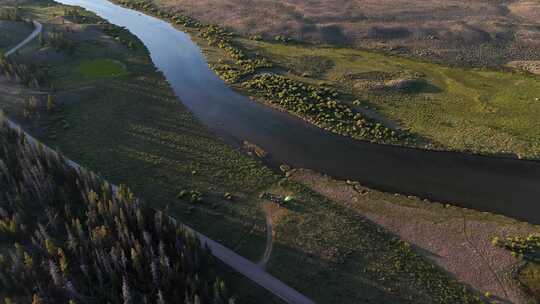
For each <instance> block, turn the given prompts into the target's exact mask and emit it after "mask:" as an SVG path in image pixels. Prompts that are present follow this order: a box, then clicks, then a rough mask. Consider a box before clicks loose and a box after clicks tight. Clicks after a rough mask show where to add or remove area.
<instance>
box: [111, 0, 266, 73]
mask: <svg viewBox="0 0 540 304" xmlns="http://www.w3.org/2000/svg"><path fill="white" fill-rule="evenodd" d="M116 2H118V3H119V4H121V5H124V6H126V7H129V8H133V9H137V10H141V11H145V12H148V13H150V14H153V15H156V16H159V17H162V18H165V19H168V20H169V21H171V22H173V23H175V24H180V25H183V26H186V27H190V28H196V29H198V31H199V36H200V37H202V38H204V39H206V40H207V41H208V44H210V45H211V46H216V47H219V48H220V49H223V50H225V52H226V53H227V55H228V57H229V58H230V60H225V59H222V60H220V61H219V62H218V63H217V64H213V65H211V66H210V68H212V69H213V70H214V71H215V72H216V73H217V74H218V75H219V76H220V77H221V78H222V79H223V80H225V81H226V82H228V83H238V82H240V80H242V79H243V78H245V77H246V76H249V75H252V74H253V73H255V72H256V71H257V69H261V68H271V67H272V64H271V63H269V62H268V61H267V60H266V59H264V58H250V57H249V56H247V55H246V54H245V53H244V52H243V51H242V50H241V49H240V48H239V47H238V46H236V45H234V43H233V42H232V37H233V34H232V33H231V32H230V31H227V30H225V29H224V28H222V27H220V26H217V25H206V24H203V23H201V22H199V21H197V20H196V19H194V18H191V17H189V16H186V15H182V14H169V13H167V12H163V11H161V10H160V9H159V8H157V7H156V6H155V5H154V4H153V3H151V2H149V1H147V0H140V1H126V0H118V1H116Z"/></svg>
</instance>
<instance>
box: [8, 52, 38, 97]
mask: <svg viewBox="0 0 540 304" xmlns="http://www.w3.org/2000/svg"><path fill="white" fill-rule="evenodd" d="M0 75H3V76H4V77H6V78H7V79H8V80H10V81H13V82H16V83H20V84H23V85H25V86H27V87H29V88H35V89H39V88H41V86H42V85H43V84H44V83H45V78H46V77H45V74H44V73H43V72H42V71H40V70H38V69H37V67H36V66H34V65H26V64H19V63H16V62H13V61H11V60H9V59H7V58H5V57H4V56H2V55H0Z"/></svg>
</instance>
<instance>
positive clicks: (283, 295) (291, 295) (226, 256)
mask: <svg viewBox="0 0 540 304" xmlns="http://www.w3.org/2000/svg"><path fill="white" fill-rule="evenodd" d="M3 120H4V121H5V122H6V123H7V126H8V127H10V128H12V129H17V130H21V132H22V133H23V134H24V135H25V136H26V138H27V140H28V142H29V143H30V144H31V145H34V146H37V145H39V144H41V143H40V142H39V141H38V140H36V139H35V138H34V137H32V136H31V135H29V134H28V133H26V132H24V131H23V130H22V128H21V127H20V126H19V125H17V124H16V123H14V122H12V121H11V120H9V119H8V118H7V117H3V118H2V114H1V113H0V124H1V123H2V121H3ZM42 146H43V148H44V149H45V150H48V151H49V152H50V153H57V152H56V151H55V150H53V149H51V148H49V147H47V146H45V145H42ZM65 160H66V162H67V163H68V164H69V165H70V166H72V167H74V168H76V169H77V170H82V169H83V168H82V167H81V166H80V165H79V164H77V163H76V162H74V161H72V160H70V159H67V158H65ZM112 187H113V189H115V188H116V186H114V185H112ZM172 220H173V221H174V222H175V223H177V224H179V225H182V227H184V229H186V230H187V231H190V232H191V233H193V234H194V235H195V236H197V237H198V238H199V239H200V240H201V243H203V244H207V245H208V247H209V248H210V250H211V251H212V254H213V255H214V256H215V257H216V258H218V259H219V260H220V261H222V262H223V263H225V264H226V265H228V266H229V267H231V268H232V269H234V270H236V271H238V272H239V273H241V274H242V275H244V276H245V277H247V278H248V279H250V280H252V281H253V282H255V283H257V284H258V285H260V286H261V287H263V288H265V289H266V290H268V291H269V292H271V293H272V294H273V295H275V296H277V297H279V298H280V299H282V300H283V301H285V302H286V303H289V304H314V302H313V301H311V300H310V299H309V298H307V297H306V296H304V295H303V294H301V293H299V292H298V291H296V290H294V289H293V288H291V287H289V286H288V285H286V284H285V283H283V282H281V281H280V280H278V279H277V278H275V277H274V276H272V275H271V274H269V273H268V272H266V271H264V269H262V268H261V267H260V266H259V265H257V264H255V263H253V262H251V261H249V260H248V259H246V258H244V257H242V256H240V255H239V254H237V253H235V252H234V251H232V250H231V249H229V248H227V247H225V246H223V245H221V244H220V243H218V242H216V241H214V240H212V239H210V238H209V237H207V236H206V235H204V234H202V233H200V232H198V231H196V230H194V229H193V228H191V227H189V226H187V225H185V224H183V223H179V222H178V221H176V219H174V218H172Z"/></svg>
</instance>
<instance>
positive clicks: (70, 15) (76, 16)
mask: <svg viewBox="0 0 540 304" xmlns="http://www.w3.org/2000/svg"><path fill="white" fill-rule="evenodd" d="M64 18H66V19H68V20H71V21H73V22H74V23H79V24H83V23H95V22H97V19H96V18H95V17H94V16H93V15H91V14H89V13H87V12H85V11H84V10H83V9H80V8H75V7H69V8H66V9H64Z"/></svg>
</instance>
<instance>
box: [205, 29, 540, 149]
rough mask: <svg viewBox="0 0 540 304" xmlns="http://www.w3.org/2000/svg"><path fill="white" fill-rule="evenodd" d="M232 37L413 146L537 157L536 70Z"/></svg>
mask: <svg viewBox="0 0 540 304" xmlns="http://www.w3.org/2000/svg"><path fill="white" fill-rule="evenodd" d="M195 39H196V40H197V42H198V43H200V44H202V45H205V41H204V40H202V39H198V38H195ZM234 42H235V43H236V44H237V45H238V46H239V47H240V48H242V49H244V50H246V51H247V52H249V53H251V54H258V56H260V57H263V58H266V59H267V60H268V61H270V62H272V63H274V64H275V69H274V70H273V71H274V72H276V73H278V74H282V75H285V76H287V77H288V78H290V79H294V80H298V81H301V82H304V83H308V84H314V85H320V84H324V85H325V86H331V87H332V88H334V89H336V90H337V91H338V92H339V93H340V94H341V96H342V97H341V98H340V100H339V101H340V102H342V103H344V104H347V105H348V106H350V107H351V108H353V109H355V110H357V111H359V112H361V113H363V114H364V115H366V116H368V117H371V118H373V119H375V120H378V121H379V122H381V123H383V124H384V125H386V126H388V127H390V128H397V129H401V130H405V131H407V132H409V133H411V134H415V135H416V136H418V137H419V138H421V139H422V140H419V141H417V142H416V144H414V145H416V146H420V147H426V148H431V149H442V150H455V151H467V152H473V153H485V154H512V155H517V156H518V157H527V158H538V157H539V156H540V128H539V127H540V125H539V122H538V120H537V119H536V117H537V116H538V114H539V113H540V77H538V76H534V75H531V74H527V73H524V72H523V73H522V72H512V71H495V70H487V69H465V68H457V67H448V66H443V65H438V64H433V63H429V62H423V61H418V60H412V59H407V58H403V57H398V56H391V55H388V54H383V53H377V52H370V51H363V50H356V49H347V48H329V47H317V46H310V45H301V44H283V43H269V42H264V41H256V40H251V39H245V38H242V37H237V38H235V40H234ZM205 51H206V53H207V55H208V59H209V62H210V63H212V64H216V63H218V62H219V60H220V59H222V58H226V54H224V52H222V51H221V50H219V49H216V48H212V47H210V46H206V45H205ZM238 88H239V89H241V90H242V89H243V88H242V87H241V86H238Z"/></svg>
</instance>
